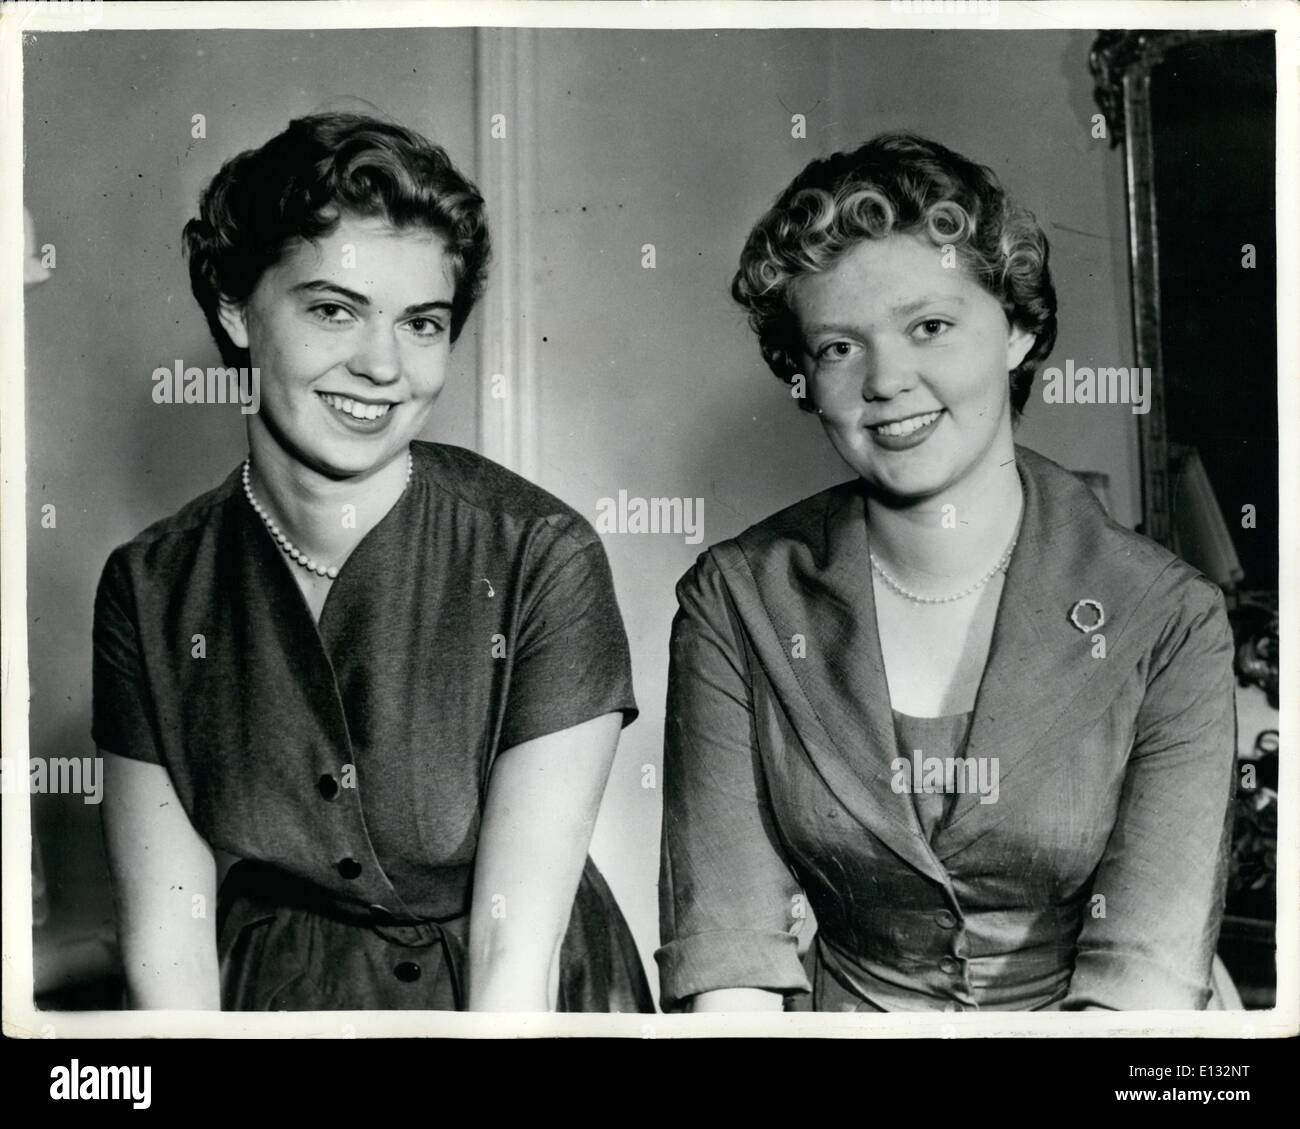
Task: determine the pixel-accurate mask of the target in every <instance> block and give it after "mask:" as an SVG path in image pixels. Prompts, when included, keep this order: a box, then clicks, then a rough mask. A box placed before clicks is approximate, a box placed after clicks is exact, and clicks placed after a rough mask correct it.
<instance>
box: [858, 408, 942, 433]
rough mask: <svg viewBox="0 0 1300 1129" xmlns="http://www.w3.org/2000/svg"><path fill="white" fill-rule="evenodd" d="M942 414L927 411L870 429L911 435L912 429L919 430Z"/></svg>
mask: <svg viewBox="0 0 1300 1129" xmlns="http://www.w3.org/2000/svg"><path fill="white" fill-rule="evenodd" d="M940 415H942V413H941V412H928V413H927V414H925V415H923V416H912V418H911V419H900V420H899V421H898V422H896V423H882V424H878V425H877V426H876V427H873V428H872V429H871V430H872V431H875V432H877V433H878V434H880V435H895V436H897V435H911V434H912V432H913V431H919V430H920V429H921V428H923V427H928V426H929V425H930V424H932V423H934V421H935V420H937V419H938V418H939V416H940Z"/></svg>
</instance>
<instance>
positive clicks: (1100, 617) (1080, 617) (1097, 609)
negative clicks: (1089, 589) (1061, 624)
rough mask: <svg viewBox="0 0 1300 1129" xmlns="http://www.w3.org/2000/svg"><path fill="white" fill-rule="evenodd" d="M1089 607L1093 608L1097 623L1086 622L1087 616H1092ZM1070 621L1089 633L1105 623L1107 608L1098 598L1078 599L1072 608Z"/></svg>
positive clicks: (1085, 632)
mask: <svg viewBox="0 0 1300 1129" xmlns="http://www.w3.org/2000/svg"><path fill="white" fill-rule="evenodd" d="M1088 609H1091V611H1092V615H1093V616H1095V617H1096V622H1095V623H1085V622H1084V619H1085V617H1088V618H1091V617H1090V616H1089V615H1088ZM1070 622H1071V623H1072V624H1074V626H1075V627H1077V628H1078V629H1079V630H1080V631H1082V632H1083V633H1084V634H1085V635H1087V634H1088V632H1089V631H1096V630H1098V629H1099V628H1100V627H1102V625H1103V624H1105V622H1106V610H1105V609H1104V608H1103V607H1102V606H1101V604H1100V603H1099V602H1098V601H1097V600H1078V601H1077V602H1076V603H1075V605H1074V607H1072V608H1071V609H1070Z"/></svg>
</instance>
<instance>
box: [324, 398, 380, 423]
mask: <svg viewBox="0 0 1300 1129" xmlns="http://www.w3.org/2000/svg"><path fill="white" fill-rule="evenodd" d="M321 399H322V400H324V401H325V403H327V404H328V405H329V406H330V407H331V408H334V409H336V410H337V411H340V412H343V413H344V414H345V415H349V416H351V417H352V418H353V419H379V417H380V416H386V415H387V414H388V409H389V408H391V407H392V406H393V405H392V404H359V403H357V401H355V400H349V399H348V398H347V397H346V396H329V395H326V394H325V393H322V394H321Z"/></svg>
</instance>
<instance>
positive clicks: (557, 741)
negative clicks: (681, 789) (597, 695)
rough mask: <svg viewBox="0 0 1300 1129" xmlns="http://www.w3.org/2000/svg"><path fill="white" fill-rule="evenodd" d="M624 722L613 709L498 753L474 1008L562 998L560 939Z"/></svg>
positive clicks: (474, 957)
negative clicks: (559, 991) (610, 711)
mask: <svg viewBox="0 0 1300 1129" xmlns="http://www.w3.org/2000/svg"><path fill="white" fill-rule="evenodd" d="M621 722H622V715H621V714H619V713H609V714H605V715H603V716H601V717H597V718H593V719H592V720H590V721H585V722H583V723H582V724H580V725H575V726H573V727H571V728H569V729H563V730H560V731H559V732H557V733H548V734H547V735H546V736H544V737H538V738H536V739H535V740H531V741H525V742H524V743H523V744H521V745H515V746H514V747H513V748H510V749H507V750H506V751H504V752H503V753H501V754H500V755H499V756H498V757H497V760H496V763H495V765H494V766H493V768H492V777H491V781H490V782H489V784H488V794H487V804H486V806H485V808H484V812H483V826H482V829H481V831H480V834H479V844H478V856H477V859H476V861H475V864H474V900H473V904H472V907H471V911H470V926H469V1009H470V1010H471V1011H549V1010H551V1009H552V1008H553V1007H554V1006H555V1002H556V994H557V991H558V988H559V967H560V942H561V941H562V940H563V939H564V932H565V929H566V928H567V927H568V924H569V916H570V914H571V913H572V910H573V898H574V894H575V893H576V892H577V889H578V881H579V879H580V878H581V877H582V868H583V866H584V864H585V863H586V860H587V848H588V847H589V846H590V844H591V833H592V830H593V829H594V827H595V824H596V813H597V812H598V811H599V810H600V799H601V796H602V795H603V794H604V792H605V782H606V780H607V779H608V778H609V770H610V766H611V765H612V764H613V761H614V750H615V749H616V748H617V746H618V734H619V727H620V724H621Z"/></svg>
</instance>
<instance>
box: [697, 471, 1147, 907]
mask: <svg viewBox="0 0 1300 1129" xmlns="http://www.w3.org/2000/svg"><path fill="white" fill-rule="evenodd" d="M1016 454H1017V470H1018V472H1019V474H1020V478H1021V484H1022V487H1023V489H1024V511H1023V515H1022V518H1021V533H1020V537H1019V540H1018V541H1017V543H1016V547H1015V550H1014V551H1013V553H1012V556H1011V560H1010V563H1009V565H1008V568H1007V574H1006V579H1005V582H1004V584H1003V590H1002V593H1001V595H1000V597H999V602H998V610H997V614H996V619H995V622H994V627H993V635H992V640H991V643H990V647H989V654H988V658H987V660H986V663H985V669H984V673H983V675H982V677H981V680H980V685H979V689H978V691H977V694H976V699H975V706H974V710H973V713H974V717H973V718H972V721H971V728H970V733H969V737H968V741H967V747H966V756H967V757H981V756H987V757H997V758H998V762H999V772H1000V778H999V786H1000V790H1001V791H1000V798H999V802H998V803H996V804H981V803H980V802H979V800H980V797H979V796H978V795H970V794H963V795H960V796H959V797H958V798H957V801H956V804H955V805H954V808H953V811H952V814H951V817H950V819H949V820H948V821H947V823H946V824H945V826H944V828H943V829H942V831H941V832H940V834H939V835H938V836H937V838H936V842H935V844H934V847H933V849H932V848H931V845H930V843H929V842H928V841H927V840H926V839H925V837H924V836H922V835H921V834H920V828H919V824H918V821H917V819H916V813H915V809H914V807H913V805H912V803H911V802H910V798H909V797H908V796H907V795H906V794H900V793H898V792H895V791H894V790H893V788H892V787H891V781H892V778H893V773H892V770H891V762H892V760H893V759H894V757H895V755H896V748H897V746H896V738H895V729H894V721H893V711H892V708H891V705H890V699H889V686H888V680H887V678H886V675H885V666H884V659H883V657H882V653H881V648H880V639H879V634H878V632H877V629H876V609H875V597H874V592H873V590H872V583H871V566H870V558H869V555H868V554H869V548H870V545H869V536H870V535H869V531H868V529H867V521H866V510H865V501H864V499H863V496H862V491H861V485H860V483H859V482H857V481H854V482H850V483H845V484H843V485H842V486H840V487H837V488H835V489H833V490H831V491H828V492H827V493H826V495H825V496H824V497H825V502H824V505H823V506H821V507H817V508H813V507H808V506H802V507H795V508H794V509H793V510H792V511H788V514H789V515H790V516H789V517H788V518H786V519H785V520H784V522H783V521H781V520H778V521H777V522H775V523H772V522H768V523H763V524H762V525H761V526H759V527H755V529H754V530H751V531H747V532H746V533H745V534H742V535H741V536H740V537H739V538H738V539H737V541H736V542H735V543H733V544H735V545H736V546H738V548H739V550H740V552H741V554H743V558H744V560H743V565H740V566H739V567H740V568H742V569H743V571H744V573H747V574H748V575H749V576H750V577H751V578H752V579H751V583H752V595H751V592H750V591H749V590H748V589H750V585H747V584H743V583H742V584H733V585H732V586H731V588H732V592H733V597H734V598H735V600H736V603H737V606H738V609H739V610H740V611H741V613H742V615H743V616H744V617H745V618H746V620H747V621H748V622H749V623H750V624H751V630H752V631H753V633H754V636H755V640H756V648H757V649H758V650H759V652H760V656H759V657H760V659H761V661H762V663H763V665H764V667H766V668H767V669H768V670H769V671H770V672H772V674H773V676H774V677H775V678H776V680H777V682H778V683H779V684H780V685H784V686H785V687H787V688H788V690H787V692H786V693H785V694H784V695H783V696H784V698H785V699H786V701H787V703H788V704H789V705H790V706H791V707H792V708H794V709H796V711H797V712H798V713H799V714H800V715H801V716H802V717H803V718H804V723H803V724H802V725H801V726H800V729H801V734H806V735H807V736H808V738H809V739H808V740H807V741H806V742H805V745H806V747H807V750H808V754H809V756H810V758H811V759H812V760H813V761H814V762H815V764H816V767H817V769H818V771H819V773H820V774H821V775H822V777H823V778H824V779H825V780H826V781H827V783H828V785H829V786H830V787H831V788H832V789H833V790H834V791H835V792H836V794H837V797H838V798H839V800H840V802H841V803H842V804H844V805H845V806H846V807H847V808H848V809H849V810H850V811H851V812H852V813H853V814H854V816H855V817H856V818H857V819H858V820H859V821H860V822H861V823H863V824H864V825H865V826H866V827H868V828H869V829H870V830H871V831H872V832H873V833H875V834H876V835H877V836H878V837H880V838H881V839H882V840H884V841H885V842H886V843H887V844H888V845H889V846H890V848H891V849H893V850H894V851H895V852H897V853H898V854H899V855H901V856H902V857H903V858H905V859H907V860H908V861H909V862H910V863H911V864H912V865H913V866H915V867H916V868H917V869H918V870H919V871H920V872H922V873H924V874H926V875H928V876H929V877H931V878H933V879H934V880H935V881H937V882H939V883H941V884H943V885H944V886H950V880H949V877H948V873H947V870H946V868H945V866H944V864H943V863H944V861H945V860H947V859H949V858H951V857H952V856H953V855H954V854H956V853H957V852H958V851H960V850H962V849H964V848H965V847H967V846H969V845H970V843H972V842H973V841H974V840H975V839H977V838H979V837H980V836H982V835H984V834H986V833H987V832H988V831H989V830H991V829H992V828H993V827H995V826H997V825H998V824H999V823H1001V822H1002V821H1003V820H1004V819H1006V818H1007V817H1008V816H1009V815H1010V814H1012V813H1013V812H1015V811H1016V810H1018V807H1019V805H1020V804H1022V803H1024V802H1026V801H1027V800H1028V799H1029V798H1030V797H1031V796H1032V795H1033V794H1034V793H1035V792H1036V791H1037V790H1038V789H1040V788H1042V787H1044V786H1046V785H1047V784H1048V783H1050V781H1051V780H1052V779H1053V776H1054V774H1055V772H1056V770H1057V767H1058V766H1059V763H1060V759H1061V758H1062V757H1066V756H1069V755H1070V750H1069V749H1068V747H1064V746H1063V744H1062V743H1061V742H1056V743H1053V742H1052V740H1051V738H1052V736H1053V734H1054V733H1060V732H1063V731H1066V730H1067V729H1068V727H1069V725H1070V724H1071V723H1073V722H1078V721H1080V720H1082V715H1083V713H1084V712H1085V711H1087V710H1096V709H1098V708H1100V706H1099V703H1103V702H1104V701H1105V700H1106V697H1105V693H1106V692H1105V689H1104V686H1103V685H1102V683H1104V682H1105V681H1107V680H1108V679H1110V678H1112V677H1120V676H1121V675H1122V671H1121V670H1120V669H1119V667H1120V666H1122V664H1116V663H1113V662H1111V663H1107V662H1103V661H1099V660H1097V659H1094V658H1092V657H1091V654H1092V652H1091V642H1090V637H1089V635H1088V634H1081V633H1080V631H1079V630H1078V629H1077V628H1076V627H1075V626H1073V625H1072V624H1071V622H1070V618H1069V617H1070V612H1071V609H1072V608H1073V607H1074V606H1075V604H1076V603H1077V602H1078V601H1079V600H1081V599H1085V598H1086V599H1093V600H1097V601H1099V602H1100V603H1102V604H1103V606H1104V607H1105V609H1106V617H1107V624H1106V629H1105V630H1106V635H1107V636H1108V638H1110V639H1111V640H1112V644H1113V640H1114V639H1116V638H1118V637H1119V635H1120V634H1122V632H1123V630H1124V628H1125V626H1126V625H1127V623H1128V621H1129V619H1130V618H1131V617H1132V615H1133V613H1134V611H1135V610H1136V608H1137V607H1138V606H1139V604H1140V601H1141V598H1142V595H1143V594H1144V591H1145V589H1142V590H1137V589H1135V588H1134V587H1133V585H1132V584H1131V583H1128V581H1127V579H1126V577H1128V576H1130V575H1131V574H1130V573H1129V570H1126V569H1116V568H1115V567H1113V562H1110V561H1108V560H1107V559H1106V557H1105V554H1104V553H1103V552H1101V551H1100V548H1101V547H1100V545H1099V544H1098V538H1097V534H1098V532H1099V527H1100V526H1102V525H1103V524H1104V523H1105V522H1106V518H1105V515H1104V513H1103V512H1102V511H1101V509H1100V506H1099V505H1098V503H1097V502H1096V501H1095V500H1094V499H1093V497H1092V495H1091V493H1090V492H1089V491H1088V490H1087V488H1086V487H1085V486H1083V485H1082V484H1081V483H1079V482H1078V481H1077V480H1075V479H1073V478H1072V477H1070V476H1069V475H1068V473H1067V472H1065V471H1063V470H1061V469H1060V468H1058V467H1056V466H1055V465H1054V464H1052V463H1050V462H1049V461H1048V460H1046V459H1044V458H1043V457H1042V456H1039V455H1037V454H1035V453H1034V452H1033V451H1030V450H1027V449H1025V448H1021V447H1017V448H1016ZM814 522H815V523H817V524H815V525H814V524H813V523H814ZM773 537H776V538H778V539H782V540H783V541H785V540H786V539H789V538H793V540H794V545H793V547H791V546H790V545H789V543H788V541H786V550H785V551H773V549H774V546H773V543H772V538H773ZM719 548H723V547H719ZM717 552H718V551H717V550H715V553H717ZM718 556H719V560H720V562H721V563H722V565H723V568H724V571H731V570H732V569H733V568H734V567H736V566H733V565H732V564H730V563H729V562H730V561H731V560H733V559H734V558H733V557H732V555H731V551H729V550H727V549H725V548H723V552H722V553H720V554H718ZM1153 576H1154V574H1153ZM755 597H756V599H755ZM796 635H803V636H806V637H807V639H808V640H809V645H808V646H807V648H806V654H804V655H801V657H798V658H794V657H792V655H791V652H790V650H789V648H788V644H787V642H786V641H788V640H789V639H790V638H792V637H794V636H796ZM1097 680H1101V682H1098V681H1097ZM794 688H797V693H796V694H794V696H793V697H792V696H791V694H790V693H789V692H788V691H789V689H794ZM1090 691H1091V693H1090ZM802 703H806V705H807V707H808V708H807V709H803V708H801V705H802Z"/></svg>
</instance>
